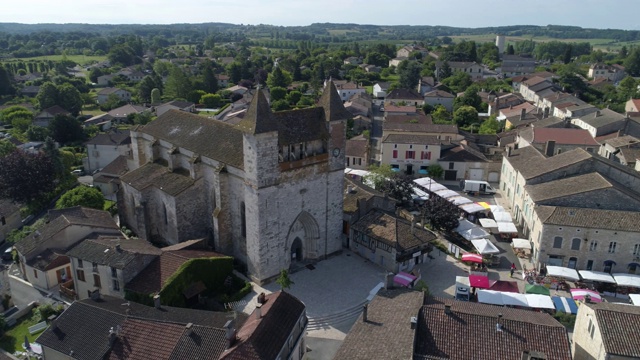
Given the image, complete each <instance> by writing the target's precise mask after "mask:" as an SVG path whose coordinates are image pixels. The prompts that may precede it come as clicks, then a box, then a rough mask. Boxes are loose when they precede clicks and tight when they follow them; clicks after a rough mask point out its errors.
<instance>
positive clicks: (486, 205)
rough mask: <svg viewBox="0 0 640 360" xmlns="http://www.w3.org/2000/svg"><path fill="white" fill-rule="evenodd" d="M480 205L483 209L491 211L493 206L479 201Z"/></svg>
mask: <svg viewBox="0 0 640 360" xmlns="http://www.w3.org/2000/svg"><path fill="white" fill-rule="evenodd" d="M478 205H480V206H482V207H483V208H485V210H488V209H491V205H489V203H487V202H485V201H479V202H478Z"/></svg>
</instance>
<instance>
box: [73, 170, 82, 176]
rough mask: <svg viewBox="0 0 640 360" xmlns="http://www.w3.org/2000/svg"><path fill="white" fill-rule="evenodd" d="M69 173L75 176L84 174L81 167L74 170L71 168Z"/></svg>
mask: <svg viewBox="0 0 640 360" xmlns="http://www.w3.org/2000/svg"><path fill="white" fill-rule="evenodd" d="M71 174H72V175H75V176H82V175H84V170H82V169H75V170H73V171H72V172H71Z"/></svg>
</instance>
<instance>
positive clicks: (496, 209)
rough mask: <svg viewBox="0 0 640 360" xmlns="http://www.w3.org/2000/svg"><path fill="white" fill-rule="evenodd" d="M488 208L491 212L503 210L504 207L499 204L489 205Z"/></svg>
mask: <svg viewBox="0 0 640 360" xmlns="http://www.w3.org/2000/svg"><path fill="white" fill-rule="evenodd" d="M489 209H491V212H492V213H494V214H495V213H499V212H505V209H504V208H503V207H502V206H500V205H489Z"/></svg>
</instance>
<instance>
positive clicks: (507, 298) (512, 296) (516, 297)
mask: <svg viewBox="0 0 640 360" xmlns="http://www.w3.org/2000/svg"><path fill="white" fill-rule="evenodd" d="M502 303H503V304H505V305H515V306H526V307H529V302H528V301H527V297H526V295H525V294H518V293H512V292H502Z"/></svg>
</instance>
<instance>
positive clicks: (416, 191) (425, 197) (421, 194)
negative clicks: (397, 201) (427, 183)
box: [413, 187, 429, 200]
mask: <svg viewBox="0 0 640 360" xmlns="http://www.w3.org/2000/svg"><path fill="white" fill-rule="evenodd" d="M413 193H414V194H416V196H417V197H418V198H420V199H422V200H428V199H429V194H427V193H426V192H424V191H422V190H420V189H418V188H417V187H413Z"/></svg>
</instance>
